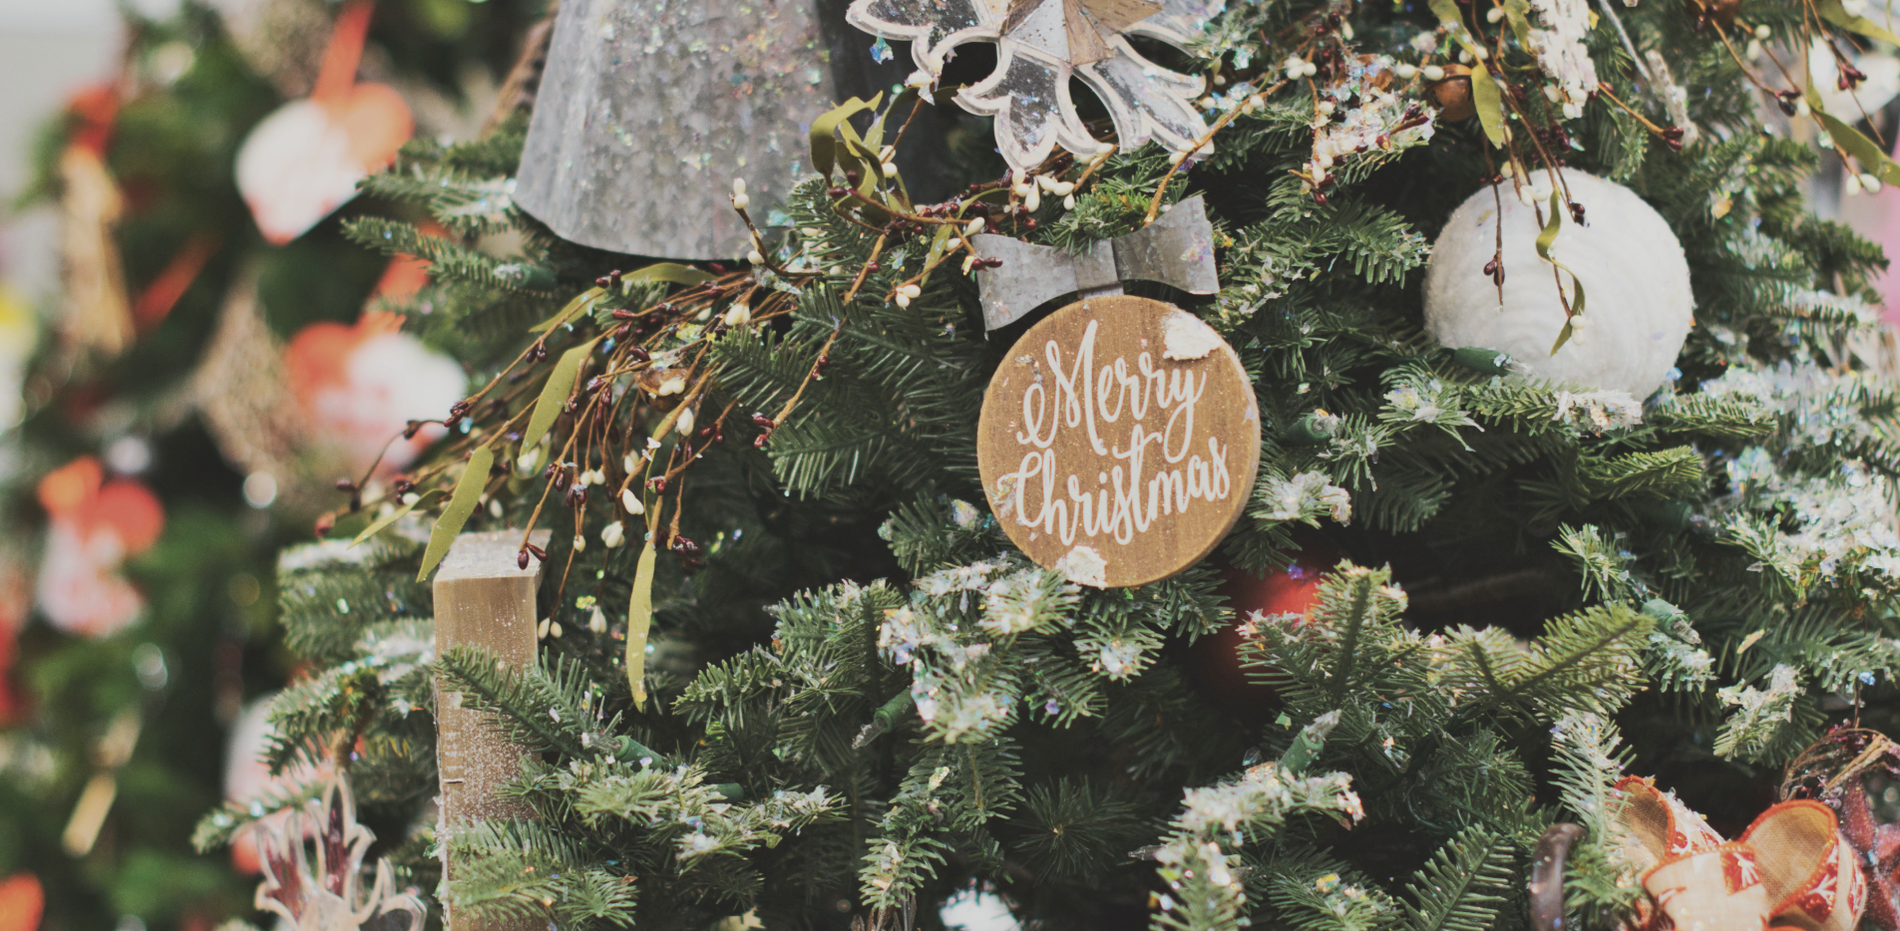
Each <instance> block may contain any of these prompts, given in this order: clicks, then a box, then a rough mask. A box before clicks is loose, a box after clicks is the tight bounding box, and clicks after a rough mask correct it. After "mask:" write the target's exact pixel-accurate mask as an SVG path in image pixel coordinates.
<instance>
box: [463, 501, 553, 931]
mask: <svg viewBox="0 0 1900 931" xmlns="http://www.w3.org/2000/svg"><path fill="white" fill-rule="evenodd" d="M549 535H550V531H546V530H537V531H535V532H534V534H533V541H534V543H535V545H537V546H542V547H545V546H546V544H547V542H548V537H549ZM520 549H521V532H520V531H499V532H495V533H465V534H462V535H460V536H458V537H456V539H455V543H454V544H453V545H451V546H450V548H449V553H448V556H447V557H445V558H444V559H443V560H442V565H441V568H440V569H439V570H438V571H437V572H436V577H435V648H436V654H437V655H441V654H442V653H443V652H445V651H447V650H449V649H451V648H454V647H458V646H476V647H481V648H483V649H486V650H488V651H490V652H492V653H494V654H495V655H496V656H497V657H498V659H499V661H500V662H502V663H505V664H507V665H510V666H527V665H529V664H532V663H533V662H534V659H535V648H536V645H537V638H536V636H535V627H536V623H537V621H538V620H539V618H538V613H537V611H536V608H535V595H536V593H537V592H538V591H539V590H540V587H541V563H540V561H539V560H533V559H530V560H529V561H528V567H527V568H526V569H522V568H520V567H519V565H518V564H517V562H516V561H517V559H518V558H519V553H520ZM489 718H490V716H489V715H486V714H483V713H480V712H477V711H473V710H470V709H467V708H463V707H462V694H461V693H460V692H458V691H455V690H453V689H450V688H448V686H447V684H446V683H444V682H443V681H442V680H441V679H440V678H437V680H436V768H437V769H438V770H439V772H440V775H441V799H440V801H439V804H440V806H441V812H442V816H441V823H440V826H439V828H438V834H439V835H441V838H442V839H443V840H444V841H446V839H447V837H448V836H450V835H451V834H452V833H453V832H454V831H455V830H457V829H458V828H459V827H462V826H465V825H467V824H469V823H471V822H474V821H483V820H492V819H521V818H529V817H532V813H531V812H530V811H529V810H528V809H527V808H526V806H523V805H521V804H519V803H517V802H512V801H509V800H507V799H503V798H500V797H499V795H498V790H499V789H500V788H501V787H502V786H503V785H505V784H507V783H508V782H510V781H512V780H513V779H514V778H515V777H516V776H517V775H519V773H520V771H521V755H522V750H521V748H520V747H518V746H515V745H514V744H511V743H509V742H508V741H507V740H506V739H504V738H503V737H502V735H501V734H500V733H499V732H497V731H496V730H495V729H494V727H493V725H492V722H491V721H490V720H489ZM443 849H444V850H445V851H446V850H447V845H446V843H445V844H444V848H443ZM443 857H444V860H443V864H442V866H443V869H444V870H445V871H447V872H448V874H449V875H450V876H451V877H452V876H453V875H454V864H453V863H452V862H450V861H449V859H448V855H447V853H446V852H445V853H444V854H443ZM443 911H444V915H443V919H444V926H445V927H446V928H448V929H449V931H530V929H540V928H542V927H544V926H545V924H546V922H544V921H533V920H528V921H521V920H515V921H497V920H489V919H480V918H477V917H476V916H474V915H468V914H460V913H457V912H456V911H455V910H454V909H453V908H451V907H449V905H448V904H447V903H444V905H443Z"/></svg>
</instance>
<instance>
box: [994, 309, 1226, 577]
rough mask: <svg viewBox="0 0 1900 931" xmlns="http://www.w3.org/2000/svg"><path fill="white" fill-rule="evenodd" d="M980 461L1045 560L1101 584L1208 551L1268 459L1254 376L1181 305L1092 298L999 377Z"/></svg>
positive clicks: (1035, 334) (1034, 552)
mask: <svg viewBox="0 0 1900 931" xmlns="http://www.w3.org/2000/svg"><path fill="white" fill-rule="evenodd" d="M977 460H978V464H979V466H980V467H981V469H982V474H983V488H984V490H985V492H986V494H987V495H988V496H989V499H990V508H991V510H993V511H994V512H995V513H996V516H997V520H998V521H999V522H1001V524H1002V525H1003V530H1004V532H1005V533H1007V534H1009V538H1010V540H1011V541H1013V542H1014V543H1015V544H1016V545H1017V546H1018V547H1021V548H1022V550H1023V552H1025V553H1027V554H1029V558H1031V559H1033V560H1035V561H1036V563H1037V564H1038V565H1041V566H1045V567H1047V568H1051V569H1055V570H1057V571H1059V572H1061V573H1063V574H1064V575H1066V576H1068V577H1069V578H1070V579H1072V580H1074V581H1076V582H1079V583H1081V584H1084V585H1092V586H1094V587H1097V588H1109V587H1122V586H1131V585H1144V584H1147V583H1149V582H1153V581H1156V580H1158V579H1165V578H1167V577H1169V576H1171V575H1174V574H1175V573H1178V572H1180V571H1182V570H1183V569H1186V568H1187V567H1189V566H1192V565H1193V564H1194V563H1196V562H1198V561H1199V560H1200V559H1201V558H1202V557H1205V556H1206V555H1207V554H1208V553H1209V552H1210V551H1212V550H1213V549H1214V546H1215V545H1216V544H1218V543H1219V542H1220V541H1221V539H1222V538H1223V537H1225V536H1226V535H1227V531H1228V529H1230V528H1231V527H1233V525H1234V521H1235V520H1237V519H1238V518H1239V517H1240V512H1241V510H1242V509H1243V508H1245V507H1246V504H1247V499H1248V497H1249V495H1250V493H1251V492H1252V490H1253V480H1254V471H1255V469H1256V468H1257V467H1258V466H1259V464H1260V411H1259V408H1258V405H1257V404H1256V403H1255V401H1254V394H1253V384H1252V382H1251V381H1250V380H1249V379H1248V377H1247V372H1246V370H1245V369H1243V368H1241V365H1240V357H1239V356H1238V355H1236V354H1235V353H1234V349H1233V347H1232V346H1229V345H1227V342H1226V340H1223V339H1221V338H1220V336H1219V334H1217V333H1215V332H1214V330H1213V329H1212V328H1211V327H1209V326H1208V325H1207V324H1206V323H1203V322H1202V321H1201V319H1200V318H1199V317H1196V316H1194V315H1193V314H1191V313H1188V312H1187V311H1184V310H1182V309H1180V308H1178V307H1175V306H1174V305H1172V304H1167V303H1163V302H1161V301H1156V300H1150V299H1148V298H1142V297H1129V296H1125V295H1115V296H1109V297H1094V298H1089V299H1085V300H1081V301H1078V302H1076V303H1074V304H1070V305H1068V306H1067V307H1064V308H1062V309H1060V310H1058V311H1056V312H1055V313H1054V314H1051V315H1050V316H1049V317H1047V318H1046V319H1044V320H1042V321H1041V322H1039V323H1037V324H1036V325H1035V326H1033V327H1030V329H1029V332H1027V333H1025V334H1024V335H1023V337H1022V338H1021V339H1020V340H1019V341H1017V343H1016V345H1015V346H1014V347H1013V348H1012V349H1011V351H1010V355H1009V357H1008V358H1007V359H1005V360H1004V361H1003V364H1002V365H1001V366H1000V367H999V368H998V369H997V370H996V374H995V376H994V377H992V378H991V380H990V386H989V390H988V391H987V392H986V393H985V394H984V396H983V414H982V420H981V422H980V424H979V426H978V435H977Z"/></svg>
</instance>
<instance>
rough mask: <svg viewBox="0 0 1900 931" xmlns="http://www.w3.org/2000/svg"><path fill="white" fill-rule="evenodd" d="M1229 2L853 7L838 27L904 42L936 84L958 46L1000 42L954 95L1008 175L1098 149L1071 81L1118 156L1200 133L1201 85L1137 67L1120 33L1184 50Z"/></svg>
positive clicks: (905, 1) (867, 1) (913, 0)
mask: <svg viewBox="0 0 1900 931" xmlns="http://www.w3.org/2000/svg"><path fill="white" fill-rule="evenodd" d="M1226 6H1227V0H1154V2H1150V0H855V2H853V3H852V4H851V9H850V12H849V13H847V14H846V17H845V18H846V19H847V20H848V21H849V22H850V23H851V24H852V25H853V26H856V27H858V28H859V29H862V30H864V31H865V32H868V33H871V34H872V35H875V36H881V37H883V38H886V39H899V40H905V41H909V42H910V43H911V57H912V58H913V59H915V60H916V62H917V67H919V68H921V69H923V71H924V72H925V73H927V74H929V75H930V76H931V78H932V79H933V81H934V80H935V79H936V78H937V77H938V76H939V75H941V74H942V73H943V66H944V62H946V61H948V60H949V58H950V57H951V53H952V50H953V49H954V48H955V47H956V46H958V45H961V44H963V43H965V42H978V41H989V42H995V43H996V59H997V60H996V70H995V71H994V72H992V73H991V74H990V76H989V77H987V78H985V79H984V80H982V81H981V82H979V83H977V84H976V85H975V86H972V87H968V88H965V89H964V90H962V91H961V92H959V93H958V94H957V97H956V101H957V103H958V104H959V105H960V106H962V107H963V108H964V109H965V110H968V111H970V112H972V113H977V114H981V115H984V116H994V117H995V118H996V143H997V148H998V149H999V150H1000V151H1001V152H1002V153H1003V159H1004V160H1005V161H1007V162H1008V163H1009V165H1010V167H1012V168H1019V169H1022V170H1024V171H1027V170H1029V169H1032V168H1034V167H1036V166H1037V165H1039V164H1041V162H1042V161H1043V159H1046V158H1048V157H1049V154H1050V153H1051V152H1053V151H1054V150H1055V147H1056V146H1057V145H1061V146H1062V147H1063V148H1065V149H1067V150H1069V151H1070V152H1074V153H1075V154H1077V155H1079V156H1083V157H1085V158H1086V157H1092V156H1094V155H1095V154H1097V153H1098V152H1100V151H1101V150H1102V148H1103V146H1102V144H1101V143H1099V142H1097V141H1096V140H1095V138H1094V137H1093V136H1091V135H1090V134H1089V131H1088V127H1086V126H1084V125H1083V123H1082V120H1081V118H1080V117H1078V116H1077V115H1076V112H1075V101H1074V100H1073V99H1072V97H1071V96H1070V94H1069V79H1070V78H1071V77H1076V78H1080V79H1081V80H1082V83H1083V84H1085V85H1087V86H1088V88H1089V90H1091V91H1094V92H1095V95H1096V96H1097V97H1099V98H1101V100H1102V103H1103V104H1105V105H1106V106H1107V107H1108V112H1109V116H1110V117H1111V118H1112V119H1113V120H1114V122H1115V135H1116V137H1117V138H1118V139H1119V140H1120V144H1121V147H1122V149H1123V150H1124V151H1130V150H1133V149H1134V148H1136V147H1137V146H1140V145H1141V144H1142V143H1144V142H1147V141H1149V140H1150V139H1153V140H1155V141H1157V142H1160V143H1161V144H1162V145H1164V146H1167V147H1168V148H1171V149H1174V150H1175V151H1185V150H1187V149H1189V148H1191V147H1192V146H1193V144H1194V141H1195V140H1196V139H1197V138H1199V137H1200V136H1201V134H1203V133H1205V132H1206V131H1207V123H1206V122H1205V121H1204V120H1202V118H1201V115H1200V113H1199V112H1197V111H1196V110H1195V108H1194V99H1195V98H1196V97H1198V96H1200V94H1201V91H1202V81H1201V79H1200V78H1199V77H1192V76H1189V75H1184V74H1179V73H1177V72H1173V71H1169V70H1167V69H1165V68H1162V67H1161V66H1159V65H1157V64H1155V63H1153V62H1151V61H1149V60H1147V59H1146V58H1143V57H1142V56H1141V54H1140V53H1139V52H1137V51H1135V49H1134V46H1132V45H1130V44H1129V43H1128V38H1127V37H1128V36H1131V35H1136V36H1145V37H1148V38H1152V39H1159V40H1161V41H1163V42H1166V43H1168V44H1170V45H1173V46H1176V47H1178V48H1182V49H1186V48H1187V47H1188V46H1189V44H1190V43H1192V42H1193V41H1194V39H1195V38H1196V37H1198V36H1199V35H1200V34H1201V32H1202V31H1203V30H1205V29H1206V28H1207V23H1208V21H1209V20H1210V19H1212V18H1213V17H1215V16H1217V15H1219V14H1220V12H1221V11H1222V10H1223V9H1225V8H1226Z"/></svg>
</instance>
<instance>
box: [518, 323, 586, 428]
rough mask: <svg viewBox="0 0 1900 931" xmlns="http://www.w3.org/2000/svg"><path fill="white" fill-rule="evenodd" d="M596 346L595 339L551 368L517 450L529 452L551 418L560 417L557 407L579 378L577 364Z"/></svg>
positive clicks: (550, 421)
mask: <svg viewBox="0 0 1900 931" xmlns="http://www.w3.org/2000/svg"><path fill="white" fill-rule="evenodd" d="M598 342H600V337H598V336H596V337H594V338H593V339H590V340H588V341H587V342H584V343H582V344H580V345H579V346H575V347H574V348H572V349H569V350H568V351H566V352H564V353H562V354H561V361H559V362H556V363H555V364H554V371H553V373H552V374H550V375H548V383H547V384H545V385H542V386H541V397H539V398H537V399H535V402H534V415H533V416H531V417H529V418H528V429H527V430H526V431H524V432H523V433H522V434H521V448H522V449H533V448H534V446H535V444H537V443H540V442H541V438H542V437H544V436H547V435H548V430H549V429H550V428H552V427H553V426H554V418H556V417H559V416H560V415H561V405H563V404H566V403H567V396H568V395H569V394H572V393H573V392H574V379H575V378H576V377H577V376H579V375H580V371H581V360H583V359H586V358H587V354H588V353H590V352H593V351H594V344H595V343H598Z"/></svg>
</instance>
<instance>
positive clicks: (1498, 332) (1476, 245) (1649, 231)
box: [1425, 169, 1695, 399]
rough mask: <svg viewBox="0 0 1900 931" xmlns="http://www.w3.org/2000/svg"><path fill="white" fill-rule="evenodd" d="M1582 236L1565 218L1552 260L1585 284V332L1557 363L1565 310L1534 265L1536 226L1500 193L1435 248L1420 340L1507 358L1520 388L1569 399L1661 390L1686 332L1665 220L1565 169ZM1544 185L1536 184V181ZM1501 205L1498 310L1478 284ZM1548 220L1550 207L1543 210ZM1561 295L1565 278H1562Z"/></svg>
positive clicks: (1484, 283)
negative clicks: (1533, 385) (1567, 394)
mask: <svg viewBox="0 0 1900 931" xmlns="http://www.w3.org/2000/svg"><path fill="white" fill-rule="evenodd" d="M1563 176H1564V179H1565V181H1566V182H1568V184H1569V188H1570V195H1571V197H1572V199H1574V200H1575V201H1576V202H1577V203H1579V204H1581V205H1582V206H1583V208H1584V212H1585V217H1584V219H1585V220H1586V221H1587V225H1585V226H1578V225H1577V224H1576V223H1574V222H1572V221H1571V218H1570V216H1569V215H1568V214H1567V213H1566V215H1565V216H1564V222H1563V229H1562V232H1561V233H1559V234H1558V236H1557V241H1556V243H1555V244H1554V245H1553V246H1552V248H1551V254H1552V255H1553V256H1555V257H1556V259H1557V261H1559V262H1562V263H1563V264H1564V266H1565V267H1566V268H1568V269H1570V270H1571V272H1573V273H1574V274H1575V275H1576V276H1577V277H1578V278H1579V279H1581V280H1582V282H1583V286H1584V289H1585V293H1586V298H1587V299H1586V301H1585V310H1584V314H1583V316H1582V318H1581V319H1582V320H1584V321H1585V325H1583V326H1581V327H1578V328H1576V333H1575V335H1573V336H1572V337H1571V338H1570V341H1569V342H1567V343H1565V344H1564V346H1563V348H1562V349H1559V350H1558V351H1557V352H1556V354H1555V355H1552V354H1551V351H1550V347H1551V346H1552V345H1554V344H1555V343H1556V342H1557V335H1558V334H1559V333H1560V332H1562V330H1563V326H1564V308H1563V304H1562V302H1561V300H1560V299H1559V298H1558V295H1557V282H1556V279H1555V278H1554V277H1553V276H1552V274H1551V271H1552V270H1551V265H1550V263H1548V262H1546V261H1544V260H1543V259H1542V258H1540V257H1539V256H1538V255H1537V234H1538V232H1539V231H1540V229H1541V227H1542V224H1541V223H1540V222H1539V221H1538V217H1537V214H1536V212H1534V211H1533V209H1532V208H1531V207H1530V206H1528V205H1526V204H1524V203H1523V202H1521V201H1519V200H1518V198H1517V197H1516V196H1515V195H1514V194H1513V193H1512V190H1511V187H1510V182H1509V181H1506V182H1504V183H1503V185H1502V186H1501V187H1500V189H1499V191H1498V192H1497V194H1496V195H1494V194H1493V193H1492V191H1491V189H1489V188H1484V189H1480V190H1479V191H1478V192H1477V193H1476V194H1473V195H1471V197H1470V199H1468V200H1466V201H1465V202H1464V203H1463V204H1461V205H1460V206H1459V207H1458V209H1457V210H1456V211H1454V212H1453V213H1452V215H1451V220H1450V221H1449V222H1447V223H1446V224H1445V229H1444V232H1442V233H1440V234H1439V236H1438V242H1437V243H1435V244H1434V245H1433V247H1432V262H1431V267H1430V269H1429V270H1428V271H1427V272H1426V276H1425V329H1426V331H1427V332H1429V333H1430V334H1431V335H1432V336H1433V337H1434V338H1436V339H1437V340H1438V341H1439V342H1440V343H1442V344H1444V345H1445V346H1446V347H1448V348H1452V349H1462V348H1465V347H1468V346H1476V347H1481V348H1484V349H1495V350H1498V351H1500V352H1504V353H1508V354H1509V355H1510V356H1511V358H1512V359H1513V360H1514V361H1515V362H1516V364H1517V370H1518V371H1519V372H1520V373H1521V374H1523V375H1526V376H1528V377H1531V378H1535V379H1539V380H1543V381H1548V382H1552V383H1555V384H1560V385H1565V386H1569V387H1581V388H1585V389H1606V390H1620V391H1627V392H1629V393H1630V395H1631V396H1633V397H1635V398H1637V399H1642V398H1646V397H1648V396H1649V395H1650V394H1651V393H1653V392H1654V391H1655V390H1656V389H1657V388H1660V387H1662V384H1663V382H1664V381H1665V380H1666V378H1667V377H1668V373H1669V370H1670V369H1671V368H1674V367H1675V364H1676V356H1677V354H1678V353H1680V352H1681V351H1682V343H1683V340H1685V339H1687V338H1688V336H1689V328H1690V326H1691V325H1692V324H1693V323H1694V320H1693V319H1692V317H1691V314H1692V312H1693V311H1694V309H1695V298H1694V296H1693V294H1692V293H1691V292H1690V290H1689V262H1688V260H1687V259H1686V258H1684V257H1683V254H1682V244H1681V243H1680V242H1678V241H1677V239H1676V235H1675V233H1674V232H1672V231H1671V230H1670V229H1669V223H1668V221H1666V220H1664V219H1663V218H1662V215H1661V214H1658V213H1657V212H1656V211H1655V210H1654V209H1653V208H1651V207H1650V206H1649V205H1648V204H1646V203H1644V202H1643V199H1642V198H1641V197H1638V196H1636V193H1635V192H1634V191H1631V190H1630V189H1629V188H1626V187H1623V186H1622V185H1620V184H1616V183H1614V182H1611V181H1605V180H1603V179H1602V178H1598V177H1595V176H1593V175H1587V174H1584V173H1583V172H1581V171H1575V170H1572V169H1564V170H1563ZM1543 177H1544V175H1543V174H1542V173H1541V172H1540V173H1539V174H1538V178H1539V179H1540V180H1541V179H1542V178H1543ZM1500 204H1501V205H1502V211H1503V214H1502V223H1503V237H1504V272H1505V277H1504V288H1503V302H1502V304H1500V302H1499V289H1498V288H1497V287H1496V286H1495V285H1493V284H1492V282H1491V278H1490V277H1489V276H1488V275H1486V274H1485V272H1484V267H1485V265H1486V264H1487V263H1489V262H1490V261H1491V257H1492V255H1493V254H1494V250H1495V249H1496V245H1497V237H1498V232H1499V231H1498V224H1499V222H1500V216H1499V209H1500V206H1499V205H1500ZM1541 206H1542V208H1543V209H1544V210H1546V211H1547V210H1548V209H1549V206H1548V201H1546V202H1545V203H1544V204H1543V205H1541ZM1564 284H1565V288H1566V290H1567V289H1568V288H1569V286H1570V278H1569V276H1568V275H1565V276H1564Z"/></svg>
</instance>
